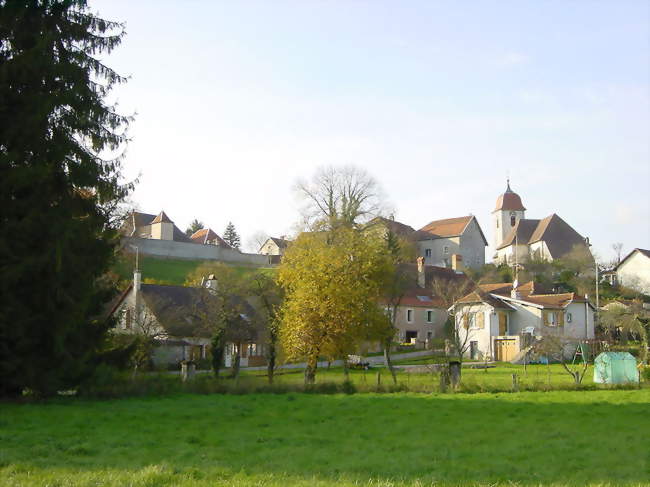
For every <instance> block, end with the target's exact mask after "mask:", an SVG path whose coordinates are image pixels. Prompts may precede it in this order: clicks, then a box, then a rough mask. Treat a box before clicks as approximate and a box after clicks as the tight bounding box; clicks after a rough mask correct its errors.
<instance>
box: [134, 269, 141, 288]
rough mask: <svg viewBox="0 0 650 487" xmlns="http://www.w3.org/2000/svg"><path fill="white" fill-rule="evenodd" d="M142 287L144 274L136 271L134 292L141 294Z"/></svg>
mask: <svg viewBox="0 0 650 487" xmlns="http://www.w3.org/2000/svg"><path fill="white" fill-rule="evenodd" d="M141 285H142V272H140V271H139V270H138V269H136V270H134V271H133V290H134V291H135V292H136V293H137V292H140V287H141Z"/></svg>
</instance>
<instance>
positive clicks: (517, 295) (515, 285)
mask: <svg viewBox="0 0 650 487" xmlns="http://www.w3.org/2000/svg"><path fill="white" fill-rule="evenodd" d="M518 287H519V281H518V280H517V279H515V282H513V283H512V291H510V297H511V298H512V299H521V293H520V292H519V291H518V290H517V288H518Z"/></svg>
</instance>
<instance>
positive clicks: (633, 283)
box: [614, 249, 650, 294]
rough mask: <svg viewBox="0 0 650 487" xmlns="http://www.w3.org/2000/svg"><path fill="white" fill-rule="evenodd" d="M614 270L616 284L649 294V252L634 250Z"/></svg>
mask: <svg viewBox="0 0 650 487" xmlns="http://www.w3.org/2000/svg"><path fill="white" fill-rule="evenodd" d="M614 270H615V271H616V280H617V281H618V284H620V285H622V286H626V287H631V288H633V289H636V290H637V291H639V292H642V293H643V294H650V250H645V249H634V250H633V251H632V252H630V253H629V254H628V255H627V256H625V258H624V259H623V260H621V262H620V263H619V264H618V265H617V266H616V268H615V269H614Z"/></svg>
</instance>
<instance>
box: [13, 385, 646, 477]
mask: <svg viewBox="0 0 650 487" xmlns="http://www.w3.org/2000/svg"><path fill="white" fill-rule="evenodd" d="M649 403H650V390H648V389H643V390H610V391H568V392H567V391H561V392H547V393H516V394H445V395H438V394H431V395H424V394H410V393H409V394H406V393H404V394H355V395H317V394H284V395H282V394H275V395H274V394H252V395H177V396H171V397H166V398H147V399H123V400H113V401H84V400H79V399H73V398H69V399H65V400H64V399H60V400H56V401H52V402H47V403H41V404H22V405H20V404H7V403H4V404H0V413H1V414H0V418H1V419H0V435H1V438H0V440H1V441H0V485H2V486H9V485H11V486H14V485H15V486H44V485H51V486H53V485H66V486H67V485H70V486H91V485H92V486H118V485H119V486H121V485H131V486H163V485H169V486H171V485H174V486H176V485H179V486H208V485H224V486H225V485H232V486H245V485H246V486H248V485H269V486H271V485H273V486H293V485H300V486H312V485H316V486H324V485H373V486H381V485H384V486H392V485H409V486H416V485H418V486H421V485H486V486H487V485H531V486H532V485H536V486H539V485H593V486H596V485H648V481H649V479H650V449H649V448H648V437H647V433H648V432H649V431H650V414H648V411H649Z"/></svg>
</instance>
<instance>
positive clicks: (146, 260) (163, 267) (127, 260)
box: [114, 254, 271, 286]
mask: <svg viewBox="0 0 650 487" xmlns="http://www.w3.org/2000/svg"><path fill="white" fill-rule="evenodd" d="M206 262H207V263H211V262H214V261H205V260H185V259H167V258H162V257H151V256H148V255H141V256H140V263H139V266H140V270H141V271H142V278H143V279H145V280H149V279H153V280H155V281H156V282H158V283H160V284H174V285H178V286H182V285H183V284H184V283H185V280H186V279H187V276H188V275H189V274H191V273H192V272H194V270H196V268H197V267H199V266H200V265H201V264H205V263H206ZM134 265H135V260H134V257H133V255H131V254H124V256H123V257H121V258H120V259H119V260H118V261H117V262H116V264H115V266H114V270H115V273H116V274H117V275H118V276H119V277H120V279H122V280H124V281H130V280H132V279H133V268H134ZM231 267H232V268H233V269H235V270H236V271H237V273H239V274H246V273H249V272H255V271H257V270H259V269H263V270H264V271H265V272H270V271H271V268H266V267H261V268H260V267H255V266H246V265H233V266H231Z"/></svg>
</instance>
